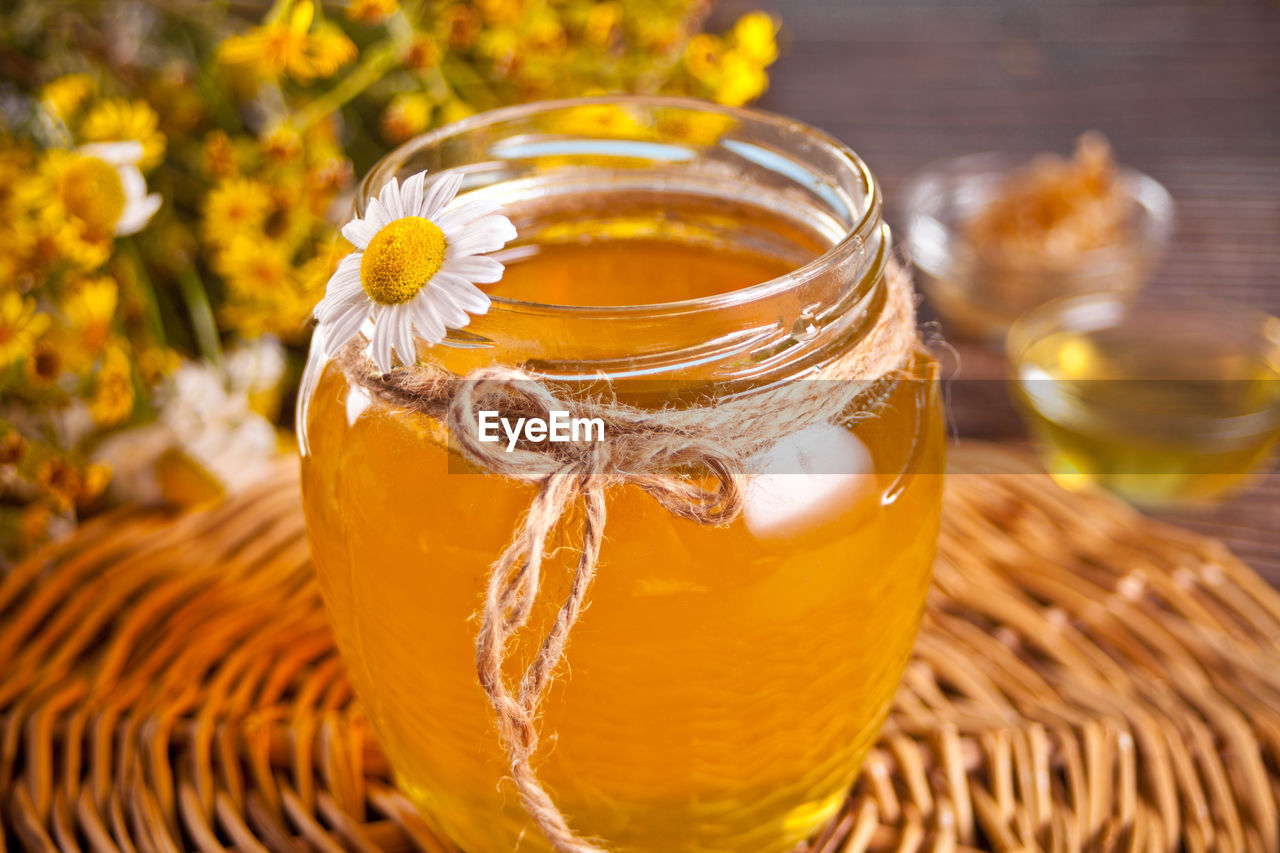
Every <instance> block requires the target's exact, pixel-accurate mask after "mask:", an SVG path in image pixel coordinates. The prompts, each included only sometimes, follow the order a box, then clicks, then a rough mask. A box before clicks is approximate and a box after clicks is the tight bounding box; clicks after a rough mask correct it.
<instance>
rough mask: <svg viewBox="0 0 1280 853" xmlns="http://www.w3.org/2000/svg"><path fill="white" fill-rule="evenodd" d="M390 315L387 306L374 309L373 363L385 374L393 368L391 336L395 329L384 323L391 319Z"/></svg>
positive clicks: (388, 323) (378, 306)
mask: <svg viewBox="0 0 1280 853" xmlns="http://www.w3.org/2000/svg"><path fill="white" fill-rule="evenodd" d="M389 313H390V312H388V311H387V310H386V306H385V305H377V306H375V307H374V312H373V341H372V342H371V344H370V346H371V349H372V350H373V363H374V364H376V365H377V366H378V369H379V370H381V371H382V372H383V373H390V372H391V367H392V362H391V336H392V334H393V333H394V329H393V328H392V324H391V323H390V322H384V321H389V320H390V319H391V317H390V316H388V315H389Z"/></svg>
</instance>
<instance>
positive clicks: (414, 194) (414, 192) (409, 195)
mask: <svg viewBox="0 0 1280 853" xmlns="http://www.w3.org/2000/svg"><path fill="white" fill-rule="evenodd" d="M426 179H427V173H426V172H418V173H417V174H415V175H410V176H409V177H407V178H405V181H404V183H403V184H401V185H400V206H401V208H403V209H404V215H405V216H419V215H420V214H419V213H418V211H419V210H421V209H422V182H423V181H425V180H426Z"/></svg>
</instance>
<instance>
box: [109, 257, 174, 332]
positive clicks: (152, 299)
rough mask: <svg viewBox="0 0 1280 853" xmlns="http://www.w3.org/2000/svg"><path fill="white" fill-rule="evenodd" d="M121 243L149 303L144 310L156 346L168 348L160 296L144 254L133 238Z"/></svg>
mask: <svg viewBox="0 0 1280 853" xmlns="http://www.w3.org/2000/svg"><path fill="white" fill-rule="evenodd" d="M120 243H121V245H122V246H123V248H124V251H125V254H126V255H127V256H128V257H129V260H130V261H132V262H133V269H134V272H135V274H136V275H137V277H138V287H140V288H141V289H142V294H143V296H144V297H145V302H146V303H147V304H146V308H145V309H144V310H145V312H146V323H147V327H148V329H149V330H150V332H151V334H152V336H153V337H154V338H155V341H156V344H157V345H158V346H161V347H166V348H167V347H168V345H169V339H168V336H166V335H165V333H164V319H163V318H162V317H161V316H160V295H159V294H158V293H156V288H155V285H154V284H152V282H151V276H150V275H148V274H147V265H146V263H145V262H144V261H143V260H142V252H141V251H140V250H139V249H138V244H137V242H136V241H135V238H133V237H126V238H125V239H124V240H121V241H120Z"/></svg>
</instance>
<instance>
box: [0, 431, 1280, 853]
mask: <svg viewBox="0 0 1280 853" xmlns="http://www.w3.org/2000/svg"><path fill="white" fill-rule="evenodd" d="M953 460H954V461H953V464H954V465H955V466H956V467H957V468H958V469H960V470H962V471H969V472H972V471H983V472H985V473H982V474H976V475H975V474H964V475H961V476H953V477H951V478H950V480H949V485H948V491H947V498H946V510H945V513H944V528H943V536H942V541H941V545H940V555H939V559H938V565H937V570H936V583H935V588H934V591H933V593H932V597H931V600H930V608H929V612H928V616H927V619H926V622H925V627H924V629H923V632H922V634H921V637H920V640H919V643H918V644H917V648H916V655H915V660H914V662H913V663H912V664H911V666H910V668H909V670H908V672H907V676H906V679H905V682H904V685H903V688H902V690H901V691H900V695H899V697H898V701H897V706H896V709H895V713H894V714H893V716H892V718H891V720H890V723H889V725H888V727H887V728H886V730H885V732H884V735H883V736H882V738H881V742H880V744H879V746H878V747H877V749H876V750H875V752H874V753H873V755H872V757H871V758H870V759H869V761H868V762H867V765H866V769H865V772H864V773H863V777H862V780H861V781H860V782H859V783H858V785H857V787H856V789H855V790H854V792H853V795H852V796H851V798H850V800H849V802H848V804H847V805H846V808H845V810H844V812H843V813H842V814H841V815H840V817H839V819H838V820H836V821H835V822H834V823H833V824H832V825H831V826H829V827H828V828H827V830H826V831H825V832H824V833H822V835H821V836H820V837H819V838H818V839H816V840H815V841H814V842H813V843H812V844H811V845H810V850H811V851H824V852H826V853H833V852H834V851H863V850H904V851H912V850H939V851H964V850H969V849H998V850H1045V851H1058V850H1143V851H1146V850H1150V851H1156V850H1172V849H1186V850H1191V851H1196V850H1226V851H1232V850H1239V851H1276V850H1280V841H1278V838H1277V836H1278V833H1280V829H1278V821H1280V818H1278V817H1277V801H1278V800H1280V596H1278V595H1277V593H1276V592H1275V590H1273V589H1272V588H1271V587H1269V586H1268V585H1267V584H1265V583H1264V582H1262V581H1261V580H1260V579H1259V578H1258V577H1257V576H1256V575H1254V574H1253V573H1252V572H1251V571H1250V570H1249V569H1248V568H1246V567H1245V566H1244V565H1243V564H1242V563H1240V562H1239V561H1238V560H1236V559H1235V558H1233V557H1232V556H1231V554H1230V553H1228V552H1227V550H1226V549H1225V548H1224V547H1222V546H1221V545H1219V544H1217V543H1215V542H1213V541H1210V540H1206V539H1204V538H1201V537H1198V536H1196V535H1193V534H1190V533H1187V532H1184V531H1181V530H1178V529H1174V528H1170V527H1166V526H1161V525H1159V524H1156V523H1153V522H1151V521H1149V520H1146V519H1144V518H1143V517H1141V516H1139V515H1137V514H1136V513H1134V512H1132V511H1130V510H1128V509H1127V508H1125V507H1123V506H1121V505H1119V504H1117V503H1114V502H1112V501H1110V500H1108V499H1105V498H1100V497H1080V496H1076V495H1070V494H1067V493H1065V492H1062V491H1060V490H1058V489H1057V488H1056V487H1055V486H1053V485H1052V484H1051V483H1050V482H1048V481H1047V478H1045V477H1043V476H1041V475H1035V474H1029V473H1025V472H1026V470H1027V468H1026V465H1027V463H1026V461H1025V460H1024V459H1023V458H1022V457H1017V456H1012V455H1009V454H1007V453H1005V452H1003V451H995V450H993V449H991V448H989V447H982V446H969V447H962V448H961V449H960V450H959V451H958V452H956V453H955V454H953ZM0 821H2V822H3V825H4V832H3V833H0V848H12V849H30V850H39V851H52V850H63V851H110V853H116V851H119V853H134V851H137V852H138V853H176V851H188V850H206V851H217V850H227V849H234V850H241V851H263V850H272V851H277V850H278V851H303V850H309V849H314V850H318V851H323V853H331V851H340V850H356V851H362V853H363V851H373V850H425V851H432V853H437V851H449V850H452V848H451V846H450V845H448V844H447V843H444V842H442V841H440V840H438V839H436V838H435V837H434V836H433V835H432V834H431V832H430V830H429V829H428V828H427V827H426V826H425V825H424V824H423V823H422V822H421V820H420V819H419V818H418V817H417V816H416V814H415V813H414V811H413V809H412V807H411V806H410V805H409V803H408V802H407V801H406V800H405V799H404V798H403V797H402V796H401V795H400V794H398V793H397V792H396V791H395V789H394V787H393V786H392V784H391V782H390V781H389V778H388V770H387V765H386V762H385V760H384V758H383V757H382V755H381V753H380V752H379V750H378V748H377V745H376V744H375V743H374V742H373V740H372V738H371V737H370V735H369V732H368V731H367V729H366V727H365V725H364V723H363V721H362V719H361V717H360V713H359V710H358V708H357V707H356V705H355V703H354V701H353V699H352V695H351V691H350V689H349V687H348V685H347V681H346V679H345V677H344V674H343V670H342V665H341V662H340V660H339V658H338V656H337V654H336V653H335V651H334V648H333V645H332V642H331V639H330V635H329V631H328V628H327V626H326V623H325V618H324V614H323V613H322V612H321V609H320V604H319V601H318V599H317V593H316V590H315V588H314V586H313V584H312V580H311V569H310V565H309V563H308V556H307V544H306V539H305V535H304V531H303V525H302V520H301V513H300V509H299V505H298V496H297V479H296V475H295V474H293V473H292V472H289V473H282V474H281V475H280V476H279V477H278V478H276V479H275V480H274V481H272V482H271V483H269V484H267V485H265V486H263V487H261V488H259V489H258V490H256V491H255V492H253V493H252V494H250V495H247V496H244V497H242V498H240V499H237V500H236V501H234V502H232V503H229V504H227V505H225V506H223V507H220V508H218V509H216V510H213V511H210V512H206V513H197V514H189V515H185V516H181V517H173V516H171V515H166V514H164V513H161V512H157V511H137V510H135V511H130V512H125V513H120V514H116V515H113V516H111V517H108V518H103V519H100V520H98V521H96V522H94V523H92V524H90V525H88V526H87V527H85V528H84V529H83V530H82V531H81V532H80V533H79V534H77V536H76V537H75V538H74V539H72V540H71V541H69V542H66V543H64V544H62V545H60V546H59V547H57V548H54V549H51V550H49V551H46V552H45V553H43V554H40V555H37V557H36V558H34V559H32V560H31V561H29V562H27V563H25V564H23V565H21V566H19V567H17V568H16V569H15V570H13V571H12V572H11V573H9V574H8V575H7V576H6V577H4V578H3V579H2V580H0Z"/></svg>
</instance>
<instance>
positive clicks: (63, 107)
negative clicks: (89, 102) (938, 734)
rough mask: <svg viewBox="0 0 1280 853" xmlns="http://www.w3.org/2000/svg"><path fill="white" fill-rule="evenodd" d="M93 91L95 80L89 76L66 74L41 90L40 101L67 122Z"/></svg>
mask: <svg viewBox="0 0 1280 853" xmlns="http://www.w3.org/2000/svg"><path fill="white" fill-rule="evenodd" d="M93 89H94V85H93V78H92V77H90V76H89V75H88V74H64V75H63V76H61V77H59V78H57V79H56V80H51V81H49V82H48V83H46V84H45V86H44V88H43V89H41V90H40V101H41V103H43V104H44V106H45V108H46V109H47V110H49V112H51V113H53V114H54V115H56V116H57V117H58V118H60V119H62V120H63V121H67V120H68V119H70V118H71V116H73V115H75V113H76V111H77V110H79V109H80V105H81V104H83V103H84V100H85V98H87V97H89V95H90V94H91V93H92V92H93Z"/></svg>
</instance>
